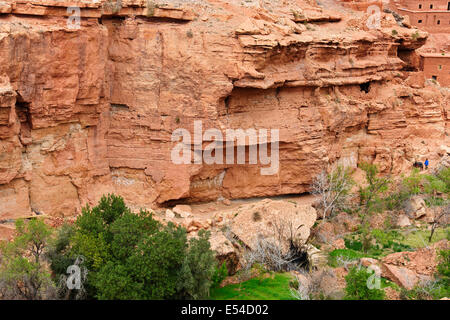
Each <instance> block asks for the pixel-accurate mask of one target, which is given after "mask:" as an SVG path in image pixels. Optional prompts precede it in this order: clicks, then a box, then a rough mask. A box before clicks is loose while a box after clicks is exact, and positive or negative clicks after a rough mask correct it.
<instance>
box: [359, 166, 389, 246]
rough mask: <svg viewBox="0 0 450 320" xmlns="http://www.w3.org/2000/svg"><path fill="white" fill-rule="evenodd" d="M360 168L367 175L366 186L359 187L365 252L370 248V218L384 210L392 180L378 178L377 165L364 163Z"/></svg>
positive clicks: (361, 227)
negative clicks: (384, 198) (386, 193)
mask: <svg viewBox="0 0 450 320" xmlns="http://www.w3.org/2000/svg"><path fill="white" fill-rule="evenodd" d="M360 168H361V169H362V170H364V172H365V173H366V186H365V187H362V186H360V187H359V204H360V207H361V212H360V217H361V226H360V229H361V233H362V244H363V250H364V252H367V250H368V249H369V248H370V241H371V231H370V225H369V218H370V216H371V215H372V214H373V213H374V212H379V211H381V210H383V209H384V201H383V197H382V195H383V194H384V193H385V192H386V191H387V190H388V187H389V184H390V179H389V178H384V177H378V168H377V166H376V165H373V164H369V163H362V164H361V165H360Z"/></svg>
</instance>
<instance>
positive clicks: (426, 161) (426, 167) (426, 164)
mask: <svg viewBox="0 0 450 320" xmlns="http://www.w3.org/2000/svg"><path fill="white" fill-rule="evenodd" d="M429 164H430V162H429V161H428V159H426V160H425V170H427V169H428V165H429Z"/></svg>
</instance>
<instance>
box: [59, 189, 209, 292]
mask: <svg viewBox="0 0 450 320" xmlns="http://www.w3.org/2000/svg"><path fill="white" fill-rule="evenodd" d="M208 236H209V235H208V234H204V233H202V232H200V233H199V238H198V239H197V238H193V239H191V240H190V241H189V242H188V241H187V234H186V230H185V229H184V228H181V227H176V226H175V225H174V224H172V223H169V224H168V225H166V226H165V225H163V224H161V223H160V222H158V221H157V220H155V219H154V218H153V215H152V214H151V213H149V212H147V211H144V210H141V211H140V212H139V213H138V214H134V213H132V212H131V210H130V209H129V208H128V207H127V206H126V205H125V203H124V201H123V199H122V198H121V197H116V196H114V195H108V196H104V197H102V199H101V200H100V203H99V204H98V205H97V206H96V207H94V208H90V207H86V208H84V209H83V210H82V214H81V215H80V216H79V217H78V219H77V221H76V222H75V225H74V231H73V235H72V236H71V237H70V241H69V243H67V242H65V241H63V240H62V239H61V243H62V242H65V245H63V246H60V248H59V250H58V254H56V255H55V257H57V256H58V255H63V257H64V259H63V258H58V259H53V261H52V268H54V269H53V270H54V271H55V272H56V271H59V272H61V271H62V270H64V268H65V267H66V266H64V263H62V265H61V266H60V267H58V268H56V267H57V266H58V261H59V262H61V261H63V262H67V261H73V260H74V259H75V257H79V256H82V257H84V264H83V266H85V267H86V268H87V270H88V272H89V273H88V276H87V282H86V284H85V287H86V290H87V293H88V296H89V297H91V298H98V299H134V300H137V299H173V298H179V299H197V298H203V297H205V296H207V295H208V293H209V288H210V286H211V283H212V281H211V279H212V276H213V272H214V266H215V259H214V254H213V251H211V249H210V246H209V241H208Z"/></svg>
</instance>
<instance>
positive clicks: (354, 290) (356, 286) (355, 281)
mask: <svg viewBox="0 0 450 320" xmlns="http://www.w3.org/2000/svg"><path fill="white" fill-rule="evenodd" d="M370 276H371V273H369V272H367V269H365V268H359V267H353V268H351V269H350V270H349V272H348V274H347V276H346V277H345V281H346V282H347V286H346V287H345V299H346V300H383V299H384V297H385V292H384V290H382V289H377V288H373V289H369V286H368V284H367V283H368V279H369V277H370Z"/></svg>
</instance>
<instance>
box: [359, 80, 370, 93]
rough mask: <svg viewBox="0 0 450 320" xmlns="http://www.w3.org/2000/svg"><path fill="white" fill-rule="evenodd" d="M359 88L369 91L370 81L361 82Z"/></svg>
mask: <svg viewBox="0 0 450 320" xmlns="http://www.w3.org/2000/svg"><path fill="white" fill-rule="evenodd" d="M359 89H360V90H361V91H364V92H365V93H369V92H370V81H368V82H364V83H361V84H360V85H359Z"/></svg>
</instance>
